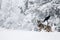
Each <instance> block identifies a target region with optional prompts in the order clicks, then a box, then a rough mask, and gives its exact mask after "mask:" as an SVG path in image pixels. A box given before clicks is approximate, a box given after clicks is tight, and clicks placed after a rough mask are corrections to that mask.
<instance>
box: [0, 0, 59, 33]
mask: <svg viewBox="0 0 60 40" xmlns="http://www.w3.org/2000/svg"><path fill="white" fill-rule="evenodd" d="M46 18H48V19H46ZM2 29H7V30H9V29H10V30H23V31H36V32H60V0H0V30H2Z"/></svg>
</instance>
